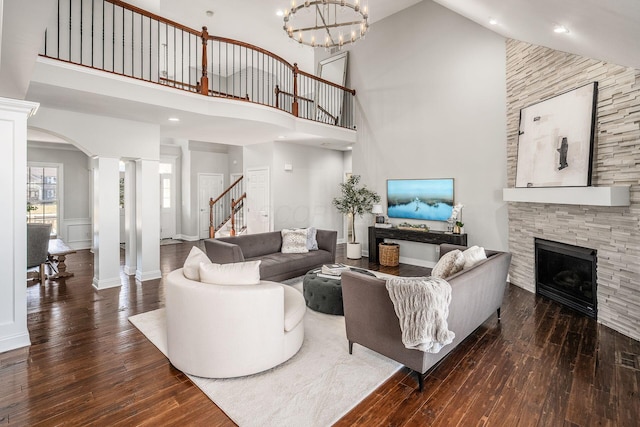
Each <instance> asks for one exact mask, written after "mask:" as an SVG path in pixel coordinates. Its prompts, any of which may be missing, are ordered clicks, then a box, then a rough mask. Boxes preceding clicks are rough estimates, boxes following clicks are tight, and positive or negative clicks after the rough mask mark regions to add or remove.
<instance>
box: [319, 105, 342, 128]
mask: <svg viewBox="0 0 640 427" xmlns="http://www.w3.org/2000/svg"><path fill="white" fill-rule="evenodd" d="M318 110H320V111H322V112H323V113H325V114H326V115H327V116H329V117H330V118H331V120H333V122H334V124H337V123H338V116H334V115H333V114H331V113H330V112H328V111H327V110H325V109H324V108H322V106H321V105H318Z"/></svg>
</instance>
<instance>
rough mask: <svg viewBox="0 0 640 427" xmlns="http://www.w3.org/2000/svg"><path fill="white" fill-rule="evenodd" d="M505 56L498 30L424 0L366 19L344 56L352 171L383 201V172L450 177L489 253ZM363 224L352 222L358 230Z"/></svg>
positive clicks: (430, 257)
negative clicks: (363, 33) (351, 117)
mask: <svg viewBox="0 0 640 427" xmlns="http://www.w3.org/2000/svg"><path fill="white" fill-rule="evenodd" d="M505 57H506V52H505V40H504V39H503V38H502V37H501V36H499V35H497V34H495V33H493V32H491V31H489V30H487V29H485V28H483V27H481V26H479V25H477V24H475V23H473V22H471V21H469V20H467V19H465V18H463V17H461V16H459V15H456V14H455V13H453V12H451V11H449V10H448V9H445V8H443V7H442V6H439V5H437V4H435V3H433V2H432V1H427V0H425V1H423V2H420V3H418V4H417V5H415V6H413V7H411V8H408V9H406V10H404V11H401V12H399V13H397V14H395V15H392V16H390V17H389V18H386V19H384V20H382V21H379V22H377V23H375V24H373V26H372V30H371V32H370V33H369V34H367V38H366V40H363V41H361V42H358V43H356V44H355V45H354V46H353V48H352V49H351V50H350V54H349V72H348V74H349V76H350V79H349V80H350V82H352V86H353V87H354V88H355V89H356V90H357V95H356V104H357V112H356V119H357V129H358V142H357V144H354V149H353V173H355V174H360V175H362V179H363V182H364V183H365V184H367V185H368V186H369V187H370V188H372V189H374V190H376V191H377V192H378V193H379V194H380V195H381V196H382V197H383V200H382V201H383V203H386V200H385V198H386V180H387V179H389V178H444V177H453V178H455V185H456V188H455V192H456V194H455V198H456V202H459V203H462V204H464V206H465V207H464V209H463V213H462V217H463V222H464V223H465V229H466V231H467V233H468V234H469V244H478V245H482V246H485V247H488V248H493V249H507V206H506V204H505V203H503V202H502V197H501V189H502V188H503V187H505V185H506V106H505V99H506V82H505ZM317 59H318V60H319V59H320V58H317ZM368 225H369V223H368V222H365V221H362V220H359V221H356V227H357V233H358V236H366V227H367V226H368ZM429 225H430V226H432V228H434V229H436V228H441V229H444V228H445V226H446V223H441V222H432V223H430V224H429ZM365 248H366V246H365ZM400 255H401V260H403V259H404V262H413V263H418V264H424V265H432V263H433V262H434V261H435V260H436V253H435V248H434V247H432V246H431V245H424V244H418V243H410V242H403V243H401V252H400Z"/></svg>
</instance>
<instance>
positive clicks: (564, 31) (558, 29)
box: [553, 25, 569, 34]
mask: <svg viewBox="0 0 640 427" xmlns="http://www.w3.org/2000/svg"><path fill="white" fill-rule="evenodd" d="M553 32H554V33H558V34H569V29H568V28H567V27H565V26H564V25H556V26H555V27H554V28H553Z"/></svg>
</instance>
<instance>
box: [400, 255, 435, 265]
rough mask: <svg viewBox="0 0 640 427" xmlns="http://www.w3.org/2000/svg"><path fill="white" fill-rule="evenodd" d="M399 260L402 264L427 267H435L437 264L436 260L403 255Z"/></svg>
mask: <svg viewBox="0 0 640 427" xmlns="http://www.w3.org/2000/svg"><path fill="white" fill-rule="evenodd" d="M399 261H400V263H401V264H410V265H417V266H419V267H427V268H433V267H435V265H436V263H435V262H433V261H427V260H426V259H417V258H407V257H402V256H401V257H400V260H399Z"/></svg>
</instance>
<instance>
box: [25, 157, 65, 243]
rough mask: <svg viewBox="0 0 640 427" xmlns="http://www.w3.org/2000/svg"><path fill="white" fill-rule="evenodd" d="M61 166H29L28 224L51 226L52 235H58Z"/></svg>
mask: <svg viewBox="0 0 640 427" xmlns="http://www.w3.org/2000/svg"><path fill="white" fill-rule="evenodd" d="M60 168H61V167H60V166H59V165H45V166H41V165H36V164H29V165H28V166H27V222H28V223H37V224H51V235H53V236H56V235H57V234H58V217H59V212H60V209H59V206H60V202H59V200H58V195H59V189H60V188H59V179H58V173H59V170H60Z"/></svg>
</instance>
